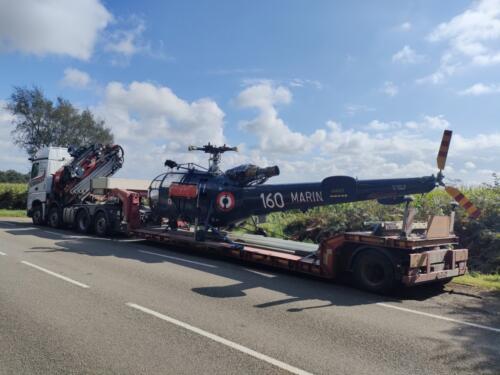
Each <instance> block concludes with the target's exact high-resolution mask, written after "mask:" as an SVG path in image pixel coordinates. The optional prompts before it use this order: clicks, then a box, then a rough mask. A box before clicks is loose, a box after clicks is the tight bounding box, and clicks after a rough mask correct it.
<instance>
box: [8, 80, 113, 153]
mask: <svg viewBox="0 0 500 375" xmlns="http://www.w3.org/2000/svg"><path fill="white" fill-rule="evenodd" d="M7 109H8V110H9V111H10V112H11V113H12V114H13V115H14V116H15V120H14V124H15V129H14V130H13V131H12V136H13V141H14V143H15V144H16V145H18V146H19V147H21V148H22V149H24V150H25V151H26V152H27V153H28V155H30V157H32V156H34V155H35V153H36V152H37V151H38V150H39V149H40V148H41V147H44V146H63V147H65V146H69V145H74V146H84V145H87V144H91V143H102V144H107V143H112V142H113V134H112V133H111V130H110V129H109V128H107V127H105V124H104V121H102V120H98V119H96V118H95V117H94V115H93V114H92V112H90V111H89V110H88V109H85V110H83V111H81V112H80V111H79V110H78V109H77V108H75V107H74V106H73V105H72V104H71V103H70V102H69V101H68V100H66V99H63V98H60V97H58V98H57V101H56V103H55V104H54V103H53V102H52V101H51V100H49V99H47V98H46V97H45V96H44V94H43V92H42V90H41V89H40V88H38V87H33V88H31V89H28V88H25V87H14V92H13V93H12V95H11V96H10V100H9V102H8V104H7Z"/></svg>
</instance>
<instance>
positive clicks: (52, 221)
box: [49, 207, 61, 228]
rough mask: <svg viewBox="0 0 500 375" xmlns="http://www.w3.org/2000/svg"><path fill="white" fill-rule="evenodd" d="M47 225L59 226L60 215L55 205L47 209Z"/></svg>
mask: <svg viewBox="0 0 500 375" xmlns="http://www.w3.org/2000/svg"><path fill="white" fill-rule="evenodd" d="M49 225H50V226H51V227H52V228H60V227H61V215H60V214H59V209H58V208H57V207H52V208H51V209H50V211H49Z"/></svg>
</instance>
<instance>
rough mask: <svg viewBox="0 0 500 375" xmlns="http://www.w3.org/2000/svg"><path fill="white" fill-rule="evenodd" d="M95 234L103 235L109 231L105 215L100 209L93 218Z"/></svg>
mask: <svg viewBox="0 0 500 375" xmlns="http://www.w3.org/2000/svg"><path fill="white" fill-rule="evenodd" d="M94 230H95V234H97V235H98V236H100V237H105V236H106V235H107V234H108V233H109V221H108V217H107V215H106V214H105V213H104V212H102V211H100V212H98V213H97V215H95V219H94Z"/></svg>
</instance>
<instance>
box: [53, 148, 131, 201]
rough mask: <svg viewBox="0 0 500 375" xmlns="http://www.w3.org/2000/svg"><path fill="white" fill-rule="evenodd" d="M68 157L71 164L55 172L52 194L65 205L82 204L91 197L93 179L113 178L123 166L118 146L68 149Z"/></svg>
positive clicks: (121, 150) (121, 154) (120, 150)
mask: <svg viewBox="0 0 500 375" xmlns="http://www.w3.org/2000/svg"><path fill="white" fill-rule="evenodd" d="M68 153H69V154H70V155H71V156H72V157H73V160H72V161H71V163H69V164H67V165H65V166H63V167H61V168H60V169H59V170H57V171H56V173H55V174H54V180H53V190H52V191H53V194H54V195H56V196H57V197H58V198H59V199H60V200H62V201H63V202H64V204H65V205H67V204H70V203H77V202H83V201H84V200H85V199H86V198H87V197H88V196H89V195H90V192H91V184H90V183H91V180H92V179H93V178H96V177H109V176H112V175H114V174H115V173H116V171H118V170H119V169H120V168H121V167H122V166H123V162H124V157H123V155H124V153H123V149H122V147H121V146H119V145H101V144H94V145H91V146H88V147H80V148H78V149H76V148H73V147H70V148H68Z"/></svg>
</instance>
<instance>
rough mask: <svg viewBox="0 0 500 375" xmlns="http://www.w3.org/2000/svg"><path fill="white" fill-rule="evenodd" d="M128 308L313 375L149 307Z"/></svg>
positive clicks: (299, 374) (304, 373)
mask: <svg viewBox="0 0 500 375" xmlns="http://www.w3.org/2000/svg"><path fill="white" fill-rule="evenodd" d="M127 306H130V307H132V308H134V309H137V310H140V311H142V312H144V313H146V314H149V315H152V316H154V317H156V318H159V319H162V320H164V321H166V322H169V323H172V324H175V325H176V326H179V327H182V328H184V329H187V330H188V331H191V332H194V333H197V334H198V335H200V336H204V337H206V338H209V339H210V340H213V341H215V342H218V343H219V344H223V345H226V346H228V347H230V348H232V349H236V350H238V351H240V352H242V353H245V354H248V355H250V356H252V357H254V358H257V359H260V360H261V361H264V362H267V363H270V364H271V365H274V366H276V367H279V368H281V369H283V370H286V371H289V372H291V373H292V374H298V375H312V374H311V373H310V372H307V371H305V370H302V369H300V368H297V367H295V366H292V365H289V364H288V363H285V362H282V361H280V360H278V359H275V358H272V357H269V356H267V355H265V354H262V353H259V352H256V351H255V350H252V349H250V348H247V347H246V346H243V345H240V344H237V343H235V342H233V341H230V340H227V339H225V338H223V337H220V336H217V335H215V334H213V333H210V332H207V331H205V330H203V329H201V328H197V327H194V326H192V325H190V324H188V323H184V322H181V321H180V320H177V319H174V318H171V317H169V316H167V315H163V314H160V313H159V312H156V311H154V310H150V309H148V308H147V307H143V306H140V305H137V304H135V303H132V302H128V303H127Z"/></svg>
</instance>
